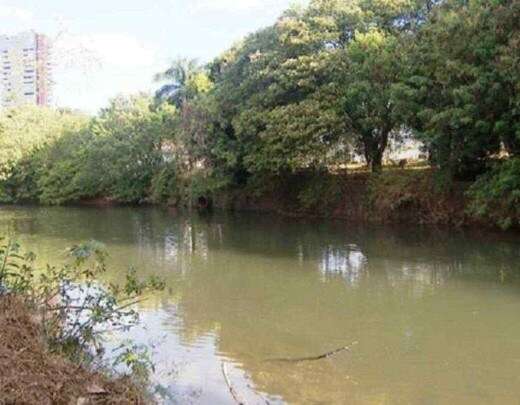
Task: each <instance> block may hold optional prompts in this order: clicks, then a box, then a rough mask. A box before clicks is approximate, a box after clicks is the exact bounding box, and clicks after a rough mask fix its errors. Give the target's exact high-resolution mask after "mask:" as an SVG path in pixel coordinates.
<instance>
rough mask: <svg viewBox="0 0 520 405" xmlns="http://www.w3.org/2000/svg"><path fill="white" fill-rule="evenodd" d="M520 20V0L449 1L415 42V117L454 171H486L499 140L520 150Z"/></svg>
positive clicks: (410, 85) (409, 95)
mask: <svg viewBox="0 0 520 405" xmlns="http://www.w3.org/2000/svg"><path fill="white" fill-rule="evenodd" d="M519 20H520V2H519V1H517V0H512V1H511V0H510V1H496V2H491V1H485V0H473V1H469V2H466V1H458V0H452V1H447V2H445V3H443V4H442V6H440V7H439V8H438V9H437V10H435V12H434V13H433V14H432V16H431V18H430V19H429V21H428V22H427V23H426V24H425V26H424V27H423V28H422V29H421V30H420V31H419V34H418V36H417V38H415V40H414V42H413V44H412V49H413V51H412V55H413V56H412V59H411V61H410V65H409V69H410V71H412V72H413V73H412V74H411V76H410V78H409V80H408V81H407V85H406V86H404V87H403V90H404V92H405V93H406V96H405V98H404V99H405V100H406V102H408V103H409V104H408V107H407V111H408V113H409V122H410V124H411V126H412V127H414V128H415V130H416V133H417V136H418V137H419V139H421V140H422V141H423V142H424V143H425V144H426V146H427V148H428V149H429V151H430V154H431V160H432V163H433V164H434V165H435V166H437V167H439V168H440V169H442V171H443V172H444V173H445V174H447V175H448V176H449V177H454V176H455V177H459V178H470V179H471V178H474V176H475V175H476V174H479V173H482V172H483V170H484V169H485V167H486V164H487V162H488V161H489V159H490V158H491V157H492V156H493V155H495V154H496V153H497V152H499V150H500V145H501V143H503V144H504V145H505V146H506V148H507V150H508V151H509V152H510V153H512V154H517V153H518V152H519V145H520V143H519V141H518V140H519V139H520V138H519V134H520V133H519V122H520V120H519V118H520V115H519V114H520V109H519V108H518V107H519V101H518V100H519V98H518V94H519V83H520V81H519V73H518V72H519V68H518V66H519V65H518V63H519V56H518V55H519V45H518V44H519V43H520V39H519V29H518V26H519V25H518V21H519Z"/></svg>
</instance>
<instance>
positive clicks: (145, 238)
mask: <svg viewBox="0 0 520 405" xmlns="http://www.w3.org/2000/svg"><path fill="white" fill-rule="evenodd" d="M0 234H4V235H8V234H9V235H16V238H17V239H18V240H19V241H20V242H22V243H23V245H24V246H25V247H27V248H29V249H30V250H32V251H34V252H35V253H36V254H37V255H38V257H39V259H38V260H39V261H40V262H51V263H56V262H57V261H59V260H61V258H62V257H63V251H64V249H65V248H66V247H68V246H71V245H73V244H75V243H78V242H81V241H85V240H89V239H96V240H99V241H101V242H103V243H105V244H106V245H107V247H108V249H109V252H110V260H109V267H110V270H109V273H108V274H107V278H108V279H110V280H118V279H120V278H121V277H122V276H123V274H124V269H125V268H127V267H128V266H130V265H133V266H135V267H136V268H137V269H138V272H139V274H141V275H142V276H145V275H151V274H158V275H160V276H161V277H162V278H163V279H164V280H165V281H166V283H167V289H166V291H165V292H164V293H161V294H157V295H156V296H154V297H153V298H152V299H150V300H148V301H147V302H146V303H144V304H143V305H141V306H140V308H139V311H140V313H141V318H142V324H141V325H140V326H139V327H138V328H136V329H134V330H133V331H132V332H130V333H128V334H126V335H124V336H120V335H117V336H113V337H111V339H113V340H114V341H116V340H117V339H121V338H127V337H131V338H133V339H135V340H136V341H137V342H138V343H141V344H146V345H148V347H150V348H151V349H152V352H153V359H154V362H155V364H156V372H155V374H154V377H153V380H154V383H155V384H160V386H161V392H163V396H165V395H166V396H165V398H166V399H165V400H164V402H165V403H182V404H186V403H188V404H189V403H193V404H233V403H236V402H235V400H234V399H233V397H232V396H231V394H230V391H229V387H228V385H227V384H226V381H225V378H224V376H223V373H222V364H223V363H224V364H225V369H226V374H227V376H228V379H229V381H230V383H231V384H232V386H233V388H234V391H235V393H236V394H237V395H239V396H240V398H241V400H242V401H243V402H245V403H247V404H257V403H258V404H266V403H272V404H276V403H290V404H519V403H520V237H519V236H514V235H489V234H488V235H476V234H475V232H474V231H466V232H455V231H441V230H432V229H415V228H411V227H408V228H405V229H387V228H378V227H371V228H366V227H360V226H356V227H351V226H348V225H346V224H344V223H341V222H316V221H296V220H287V219H281V218H274V217H270V216H267V215H256V214H234V215H231V214H221V213H216V214H213V215H212V216H197V215H194V216H187V215H180V214H178V213H175V212H170V211H168V210H163V209H158V208H105V209H97V208H16V207H11V208H5V207H4V208H0ZM352 342H357V344H355V345H353V346H352V347H351V348H350V350H339V351H337V352H336V353H333V354H332V355H330V356H324V357H323V356H322V355H324V354H326V353H331V352H334V351H335V350H337V349H339V348H343V347H344V346H347V345H351V344H352ZM108 344H109V345H110V344H111V343H110V341H109V343H108ZM320 356H322V358H320V359H314V358H316V357H320ZM273 359H314V360H306V361H272V360H273ZM167 394H169V395H171V398H170V399H168V396H167Z"/></svg>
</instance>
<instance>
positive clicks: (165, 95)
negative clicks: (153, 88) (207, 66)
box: [154, 58, 202, 108]
mask: <svg viewBox="0 0 520 405" xmlns="http://www.w3.org/2000/svg"><path fill="white" fill-rule="evenodd" d="M201 72H202V68H201V67H200V66H199V64H198V62H197V61H196V60H195V59H184V58H180V59H176V60H174V61H173V62H172V64H171V66H170V67H169V68H168V69H167V70H166V71H164V72H162V73H158V74H157V75H155V78H154V79H155V81H156V82H159V83H164V84H163V85H162V86H161V87H160V88H159V90H157V92H156V93H155V96H156V98H157V99H158V100H160V101H167V102H169V103H171V104H173V105H175V106H176V107H178V108H180V107H182V105H183V104H184V103H185V102H186V101H188V100H189V99H190V98H192V96H193V94H191V93H192V89H191V88H190V80H191V79H192V78H193V77H194V76H195V75H197V74H199V73H201Z"/></svg>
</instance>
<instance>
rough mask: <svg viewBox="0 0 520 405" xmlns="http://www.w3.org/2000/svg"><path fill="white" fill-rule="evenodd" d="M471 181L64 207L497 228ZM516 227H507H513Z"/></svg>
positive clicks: (262, 185) (283, 188)
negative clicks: (476, 202) (476, 199)
mask: <svg viewBox="0 0 520 405" xmlns="http://www.w3.org/2000/svg"><path fill="white" fill-rule="evenodd" d="M472 184H474V183H473V182H470V181H468V182H463V181H451V182H450V183H449V184H446V183H441V179H440V177H439V175H438V174H437V173H436V172H435V171H434V170H432V169H430V168H429V167H427V166H416V167H409V168H405V169H403V168H397V167H395V168H394V167H386V168H385V170H384V171H383V172H382V173H379V174H374V173H370V172H367V171H365V170H354V171H349V172H348V173H347V172H346V171H345V172H338V173H330V172H315V171H309V172H300V173H298V174H288V175H278V176H271V177H262V178H258V179H256V180H255V181H250V182H248V183H247V184H246V185H244V186H241V187H238V186H232V187H225V188H220V189H218V190H217V191H200V190H197V191H194V189H193V188H192V187H190V186H189V185H188V186H179V185H177V186H176V187H175V192H172V196H171V197H170V198H168V199H165V200H163V201H157V200H154V199H153V198H150V197H147V198H144V199H143V200H141V201H140V203H133V204H129V203H127V202H123V201H120V200H118V199H116V198H113V197H107V196H102V195H101V196H97V197H94V198H85V199H81V200H79V201H69V202H66V203H64V205H72V206H75V205H79V206H86V207H100V208H102V207H111V206H119V205H152V206H153V205H155V206H168V207H171V208H175V209H180V210H182V209H187V208H198V209H200V210H202V211H206V210H211V209H213V208H215V209H219V210H224V211H236V212H262V213H266V214H276V215H281V216H288V217H297V218H324V219H338V220H344V221H346V222H349V223H367V224H375V225H377V224H383V225H393V224H408V225H435V226H447V227H454V228H460V227H466V226H472V227H473V226H477V227H481V228H489V229H497V228H499V224H498V223H497V220H496V218H495V217H493V216H491V215H489V216H486V215H476V214H475V212H474V210H473V211H472V210H471V204H472V198H471V196H470V195H469V194H468V190H470V188H471V186H472ZM514 224H515V223H514V222H513V225H512V226H511V227H513V228H514V227H515V225H514Z"/></svg>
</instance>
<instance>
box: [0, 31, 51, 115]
mask: <svg viewBox="0 0 520 405" xmlns="http://www.w3.org/2000/svg"><path fill="white" fill-rule="evenodd" d="M51 74H52V66H51V61H50V41H49V39H48V38H47V37H46V36H45V35H42V34H38V33H36V32H33V31H30V32H23V33H20V34H16V35H9V36H8V35H0V75H1V76H0V104H1V105H2V106H3V107H14V106H19V105H24V104H33V105H41V106H46V105H49V104H50V102H51V93H52V85H53V82H52V77H51Z"/></svg>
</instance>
